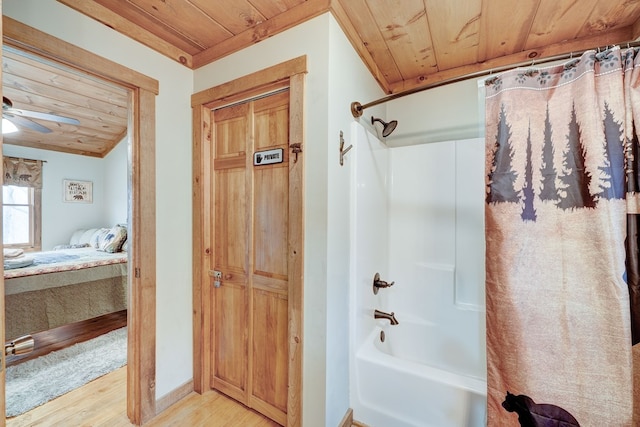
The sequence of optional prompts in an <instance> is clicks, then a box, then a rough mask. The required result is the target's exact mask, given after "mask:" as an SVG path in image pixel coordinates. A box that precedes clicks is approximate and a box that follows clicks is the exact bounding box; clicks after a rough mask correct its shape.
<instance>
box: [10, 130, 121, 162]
mask: <svg viewBox="0 0 640 427" xmlns="http://www.w3.org/2000/svg"><path fill="white" fill-rule="evenodd" d="M9 135H12V134H6V135H4V136H3V143H4V144H8V145H17V146H20V147H30V148H37V149H40V150H50V151H57V152H61V153H68V154H76V155H80V156H89V157H98V158H103V157H104V156H105V155H106V154H107V153H108V152H107V153H103V152H98V151H95V150H93V149H91V147H89V146H87V145H86V144H85V143H83V142H82V141H75V140H74V141H55V142H54V141H51V140H50V138H46V137H45V138H42V137H39V136H33V137H31V136H29V135H26V134H25V135H23V136H22V137H21V138H18V137H11V136H9ZM116 144H117V143H116ZM85 147H86V148H85Z"/></svg>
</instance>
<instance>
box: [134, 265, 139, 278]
mask: <svg viewBox="0 0 640 427" xmlns="http://www.w3.org/2000/svg"><path fill="white" fill-rule="evenodd" d="M133 275H134V276H135V278H136V279H139V278H140V268H138V267H136V268H134V269H133Z"/></svg>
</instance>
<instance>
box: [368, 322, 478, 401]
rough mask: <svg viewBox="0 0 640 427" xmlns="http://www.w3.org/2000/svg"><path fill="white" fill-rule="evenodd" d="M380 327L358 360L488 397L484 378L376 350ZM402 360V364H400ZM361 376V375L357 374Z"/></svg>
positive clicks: (370, 337) (374, 331) (376, 329)
mask: <svg viewBox="0 0 640 427" xmlns="http://www.w3.org/2000/svg"><path fill="white" fill-rule="evenodd" d="M381 330H382V329H381V328H380V327H376V328H375V329H374V330H373V331H372V332H371V334H370V335H369V337H368V338H367V340H366V341H365V343H364V344H363V345H362V346H361V347H360V348H359V349H358V350H357V352H356V365H357V360H358V359H362V360H367V361H369V362H373V363H381V364H383V365H385V366H387V367H389V368H390V369H393V370H396V371H399V372H403V373H407V374H413V375H420V376H422V377H426V378H429V379H431V380H434V381H438V382H442V383H445V384H447V385H449V386H453V387H457V388H460V389H462V390H465V391H469V392H472V393H474V394H478V395H481V396H485V397H486V396H487V381H486V379H484V378H479V377H475V376H469V375H462V374H458V373H454V372H449V371H446V370H444V369H440V368H436V367H433V366H430V365H426V364H422V363H418V362H414V361H411V360H404V359H400V358H398V357H395V356H391V355H389V354H386V353H383V352H381V351H380V350H379V349H377V348H376V346H375V344H374V341H375V340H376V339H379V338H378V337H379V336H380V331H381ZM399 360H401V361H402V363H398V361H399ZM356 375H359V373H356Z"/></svg>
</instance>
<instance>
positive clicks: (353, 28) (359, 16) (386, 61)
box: [332, 0, 402, 92]
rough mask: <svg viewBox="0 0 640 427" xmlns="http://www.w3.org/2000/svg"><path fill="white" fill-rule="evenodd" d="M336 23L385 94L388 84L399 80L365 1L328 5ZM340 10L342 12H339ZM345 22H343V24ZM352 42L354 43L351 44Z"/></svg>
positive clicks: (400, 77) (395, 66)
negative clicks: (344, 31) (344, 30)
mask: <svg viewBox="0 0 640 427" xmlns="http://www.w3.org/2000/svg"><path fill="white" fill-rule="evenodd" d="M332 8H333V10H334V11H335V14H336V17H337V19H338V21H339V22H340V23H341V25H342V26H343V28H345V29H346V30H347V32H348V34H349V35H350V36H349V39H350V40H351V42H352V44H354V47H355V48H356V50H357V51H358V52H359V54H360V56H361V57H362V58H363V60H364V62H365V64H367V66H368V68H369V70H370V71H371V72H372V74H373V75H374V77H376V80H378V82H380V84H381V86H382V87H383V89H385V92H388V90H389V89H388V88H389V84H390V82H398V81H401V80H402V75H401V74H400V70H399V69H398V66H397V65H396V62H395V61H394V60H393V57H392V55H391V52H390V51H389V48H388V47H387V43H386V42H385V40H384V38H383V37H382V33H381V32H380V30H379V29H378V28H377V26H374V25H368V24H369V23H371V22H375V19H374V17H373V15H372V14H371V10H370V9H369V6H368V5H367V1H366V0H340V1H336V2H334V3H333V4H332ZM340 10H343V11H344V13H341V12H340ZM347 20H348V22H344V21H347ZM354 41H356V42H355V43H354ZM365 52H366V53H365Z"/></svg>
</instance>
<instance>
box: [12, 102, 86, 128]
mask: <svg viewBox="0 0 640 427" xmlns="http://www.w3.org/2000/svg"><path fill="white" fill-rule="evenodd" d="M2 118H3V119H7V120H9V121H10V122H12V123H14V124H15V125H17V126H22V127H25V128H28V129H31V130H35V131H38V132H42V133H51V129H49V128H48V127H46V126H43V125H41V124H40V123H37V122H34V121H33V120H31V119H40V120H47V121H51V122H56V123H66V124H70V125H79V124H80V121H78V120H77V119H73V118H71V117H65V116H59V115H57V114H53V113H41V112H38V111H30V110H23V109H20V108H13V102H11V100H10V99H9V98H7V97H4V96H3V97H2Z"/></svg>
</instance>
